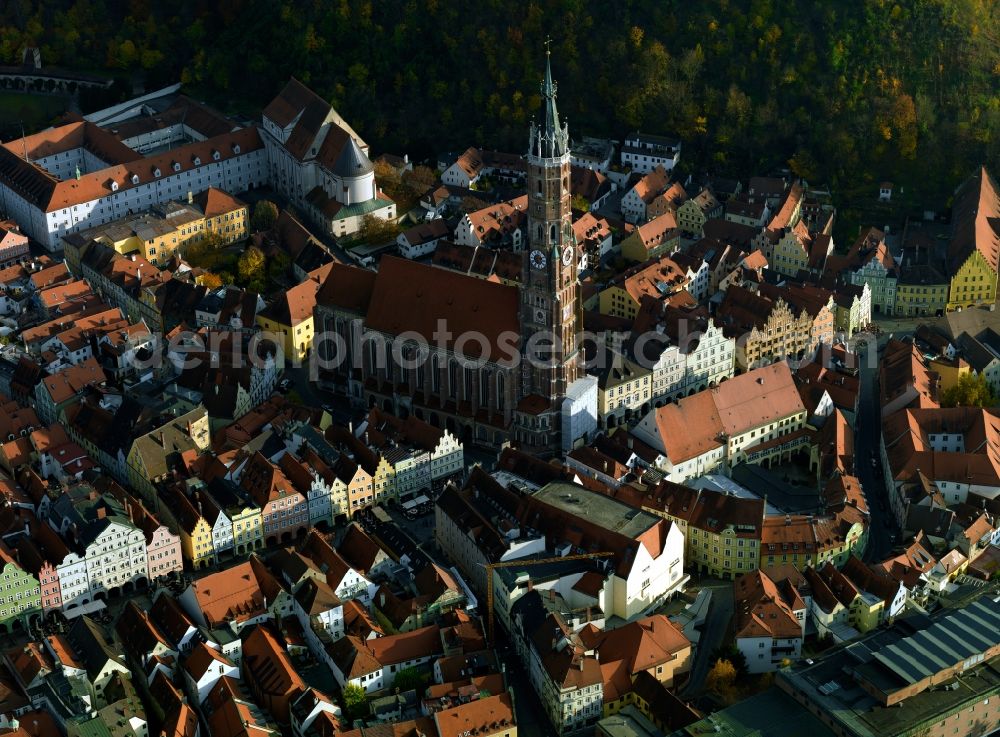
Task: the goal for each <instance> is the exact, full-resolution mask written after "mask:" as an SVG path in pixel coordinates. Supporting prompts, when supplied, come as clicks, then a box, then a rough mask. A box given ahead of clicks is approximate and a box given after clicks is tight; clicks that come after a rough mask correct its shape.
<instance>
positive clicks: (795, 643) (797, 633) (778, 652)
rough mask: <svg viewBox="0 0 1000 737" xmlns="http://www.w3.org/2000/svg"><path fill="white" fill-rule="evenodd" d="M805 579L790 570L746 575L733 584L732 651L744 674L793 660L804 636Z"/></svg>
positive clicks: (768, 669)
mask: <svg viewBox="0 0 1000 737" xmlns="http://www.w3.org/2000/svg"><path fill="white" fill-rule="evenodd" d="M804 589H805V579H804V578H803V577H802V574H800V573H799V572H798V571H797V570H796V569H795V568H794V567H790V566H781V567H780V568H777V569H768V571H763V570H756V571H753V572H751V573H746V574H744V575H742V576H740V577H739V578H737V579H736V580H735V581H734V582H733V599H734V608H735V617H736V622H735V632H736V648H737V649H738V650H739V651H740V653H742V654H743V657H744V658H746V663H747V671H748V672H750V673H768V672H771V671H774V670H777V669H778V668H780V667H781V666H782V665H784V664H785V663H787V662H788V661H794V660H797V659H798V658H799V656H800V654H801V652H802V641H803V638H804V637H805V630H806V614H807V612H808V604H807V603H806V600H805V599H804V598H803V596H802V591H803V590H804Z"/></svg>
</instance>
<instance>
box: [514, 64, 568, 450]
mask: <svg viewBox="0 0 1000 737" xmlns="http://www.w3.org/2000/svg"><path fill="white" fill-rule="evenodd" d="M541 90H542V98H543V104H544V111H543V113H544V117H543V119H542V121H541V123H540V124H536V123H532V125H531V131H530V134H529V141H528V156H527V169H528V177H527V180H528V244H529V248H528V252H527V253H526V254H525V260H524V264H523V267H522V279H521V287H520V288H521V310H520V317H521V338H522V349H523V350H522V364H521V396H522V397H525V398H526V397H532V398H534V399H535V400H536V401H534V402H531V403H530V404H531V405H532V406H536V407H537V405H538V404H539V402H538V401H537V400H539V399H540V400H543V402H542V403H544V404H545V405H546V406H548V407H549V408H550V409H549V410H548V412H549V414H551V421H546V422H544V423H543V422H542V421H541V420H540V418H538V417H534V418H532V419H531V420H530V422H528V424H527V425H526V426H525V425H524V424H522V429H521V431H520V432H519V435H520V436H521V437H520V439H521V440H522V442H524V443H525V444H526V445H528V446H532V445H534V446H536V447H538V446H541V448H539V449H546V448H548V449H551V450H555V449H557V448H558V444H559V424H558V423H559V408H560V406H561V404H562V401H563V399H564V398H565V397H566V390H567V388H568V387H569V385H570V384H572V383H573V382H574V381H576V379H578V378H579V377H580V376H581V375H582V373H583V371H582V360H583V358H582V354H581V352H580V349H579V346H578V345H577V337H578V336H577V333H578V332H579V330H580V326H581V325H582V312H581V308H580V300H579V289H578V283H577V259H578V253H577V246H576V238H575V237H574V235H573V228H572V220H571V217H572V209H571V207H570V187H569V180H570V150H569V128H568V126H567V125H566V124H565V123H560V121H559V113H558V111H557V110H556V83H555V82H554V81H553V80H552V65H551V56H550V55H549V53H548V50H546V60H545V77H544V79H543V80H542V85H541ZM540 342H544V344H545V345H546V346H549V348H542V349H541V351H535V352H533V351H532V349H533V348H535V347H538V346H539V344H540Z"/></svg>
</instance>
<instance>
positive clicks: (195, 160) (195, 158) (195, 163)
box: [194, 156, 201, 166]
mask: <svg viewBox="0 0 1000 737" xmlns="http://www.w3.org/2000/svg"><path fill="white" fill-rule="evenodd" d="M194 165H195V166H201V157H200V156H195V157H194Z"/></svg>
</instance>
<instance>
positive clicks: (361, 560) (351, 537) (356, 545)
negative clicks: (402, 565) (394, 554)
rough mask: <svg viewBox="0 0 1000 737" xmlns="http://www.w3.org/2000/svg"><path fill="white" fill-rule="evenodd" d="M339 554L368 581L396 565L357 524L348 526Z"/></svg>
mask: <svg viewBox="0 0 1000 737" xmlns="http://www.w3.org/2000/svg"><path fill="white" fill-rule="evenodd" d="M337 552H338V553H339V554H340V556H341V557H342V558H343V559H344V560H345V561H347V563H348V565H350V566H351V568H353V569H354V570H356V571H357V572H358V573H360V574H361V575H362V576H365V577H366V578H368V579H374V578H377V577H379V576H381V575H383V574H384V573H386V572H388V571H389V570H390V569H391V568H392V567H393V566H394V565H395V562H394V561H393V559H392V558H391V557H390V556H389V554H388V553H386V552H385V550H384V549H383V548H382V546H381V545H379V544H378V542H376V541H375V540H374V539H373V538H372V537H371V536H370V535H369V534H368V533H367V532H365V530H364V528H363V527H361V525H359V524H358V523H357V522H351V523H350V524H349V525H348V526H347V529H346V530H345V531H344V535H343V537H342V538H341V540H340V546H339V547H338V548H337Z"/></svg>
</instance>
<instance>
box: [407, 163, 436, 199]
mask: <svg viewBox="0 0 1000 737" xmlns="http://www.w3.org/2000/svg"><path fill="white" fill-rule="evenodd" d="M437 180H438V178H437V176H436V175H435V174H434V171H433V170H432V169H431V168H430V167H427V166H422V165H418V166H415V167H413V169H412V171H405V172H403V181H404V182H406V183H407V184H408V185H409V186H410V187H412V188H413V189H414V190H415V191H417V192H419V193H420V194H423V193H424V192H425V191H426V190H427V189H429V188H430V187H432V186H434V185H435V184H437Z"/></svg>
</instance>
